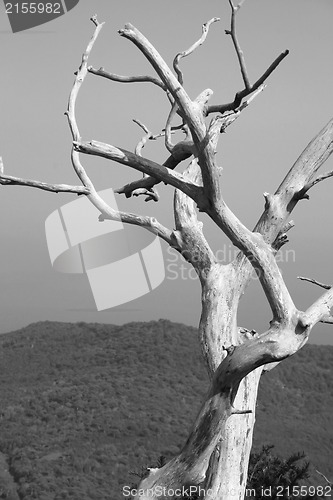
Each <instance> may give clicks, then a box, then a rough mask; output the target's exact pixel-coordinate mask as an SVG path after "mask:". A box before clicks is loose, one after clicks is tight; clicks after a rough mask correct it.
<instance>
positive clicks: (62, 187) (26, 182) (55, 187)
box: [0, 174, 90, 195]
mask: <svg viewBox="0 0 333 500" xmlns="http://www.w3.org/2000/svg"><path fill="white" fill-rule="evenodd" d="M0 184H2V185H7V186H28V187H34V188H38V189H43V190H44V191H53V192H54V193H60V192H63V193H76V194H86V195H87V194H89V193H90V190H89V189H88V188H87V187H85V186H71V185H69V184H49V183H48V182H41V181H36V180H33V179H22V178H21V177H13V176H11V175H4V174H1V175H0Z"/></svg>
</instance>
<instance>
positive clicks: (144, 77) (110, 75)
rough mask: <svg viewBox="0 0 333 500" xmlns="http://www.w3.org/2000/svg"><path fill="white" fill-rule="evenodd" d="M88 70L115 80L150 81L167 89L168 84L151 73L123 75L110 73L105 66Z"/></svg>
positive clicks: (125, 81) (90, 67)
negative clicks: (150, 74)
mask: <svg viewBox="0 0 333 500" xmlns="http://www.w3.org/2000/svg"><path fill="white" fill-rule="evenodd" d="M88 72H89V73H92V74H94V75H97V76H102V77H103V78H107V79H109V80H112V81H114V82H120V83H138V82H150V83H153V84H154V85H157V86H158V87H160V88H161V89H162V90H166V86H165V85H164V84H163V83H162V82H161V80H158V79H157V78H154V77H153V76H149V75H139V76H122V75H116V74H115V73H109V72H108V71H106V70H105V69H104V68H103V67H102V68H99V69H95V68H93V67H92V66H89V67H88Z"/></svg>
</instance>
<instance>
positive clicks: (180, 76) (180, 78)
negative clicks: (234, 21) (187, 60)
mask: <svg viewBox="0 0 333 500" xmlns="http://www.w3.org/2000/svg"><path fill="white" fill-rule="evenodd" d="M217 21H220V18H219V17H213V18H212V19H210V20H209V21H207V22H206V23H205V24H203V25H202V35H201V37H200V38H199V40H198V41H197V42H195V43H194V44H193V45H191V47H190V48H189V49H187V50H183V51H182V52H179V53H178V54H177V55H176V57H175V58H174V61H173V67H174V70H175V72H176V73H177V76H178V81H179V82H180V83H181V85H183V83H184V80H183V73H182V71H181V69H180V68H179V61H180V59H182V58H183V57H187V56H189V55H190V54H192V53H193V52H194V51H195V49H197V48H198V47H200V45H202V44H203V43H204V41H205V40H206V38H207V35H208V31H209V28H210V25H211V24H212V23H216V22H217Z"/></svg>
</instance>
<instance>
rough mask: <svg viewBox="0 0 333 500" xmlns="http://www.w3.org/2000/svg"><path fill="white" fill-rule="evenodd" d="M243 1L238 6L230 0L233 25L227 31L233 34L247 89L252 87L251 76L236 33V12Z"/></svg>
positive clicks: (228, 33) (232, 37)
mask: <svg viewBox="0 0 333 500" xmlns="http://www.w3.org/2000/svg"><path fill="white" fill-rule="evenodd" d="M242 3H243V2H240V3H239V4H238V5H237V6H235V5H234V3H233V1H232V0H229V4H230V7H231V26H230V30H225V33H226V34H227V35H230V36H231V39H232V42H233V44H234V47H235V50H236V54H237V57H238V62H239V66H240V70H241V73H242V77H243V82H244V85H245V89H246V90H250V89H251V84H250V80H249V77H248V74H247V69H246V64H245V58H244V54H243V51H242V49H241V46H240V44H239V41H238V38H237V34H236V14H237V12H238V10H239V9H240V7H241V5H242Z"/></svg>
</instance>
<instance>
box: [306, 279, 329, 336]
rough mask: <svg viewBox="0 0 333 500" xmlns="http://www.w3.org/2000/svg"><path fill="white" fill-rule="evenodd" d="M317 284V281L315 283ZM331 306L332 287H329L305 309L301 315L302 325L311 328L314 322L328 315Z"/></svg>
mask: <svg viewBox="0 0 333 500" xmlns="http://www.w3.org/2000/svg"><path fill="white" fill-rule="evenodd" d="M316 284H317V283H316ZM332 307H333V288H329V289H328V290H327V291H326V292H325V293H324V294H323V295H322V296H321V297H319V299H318V300H316V302H314V303H313V304H312V305H311V306H310V307H309V308H308V309H307V310H306V311H305V313H303V314H302V315H301V318H300V319H301V322H302V324H303V326H304V327H306V328H307V329H311V328H312V327H313V326H314V325H315V324H316V323H319V322H320V321H322V320H324V321H325V319H327V317H330V316H331V314H330V312H331V309H332Z"/></svg>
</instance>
